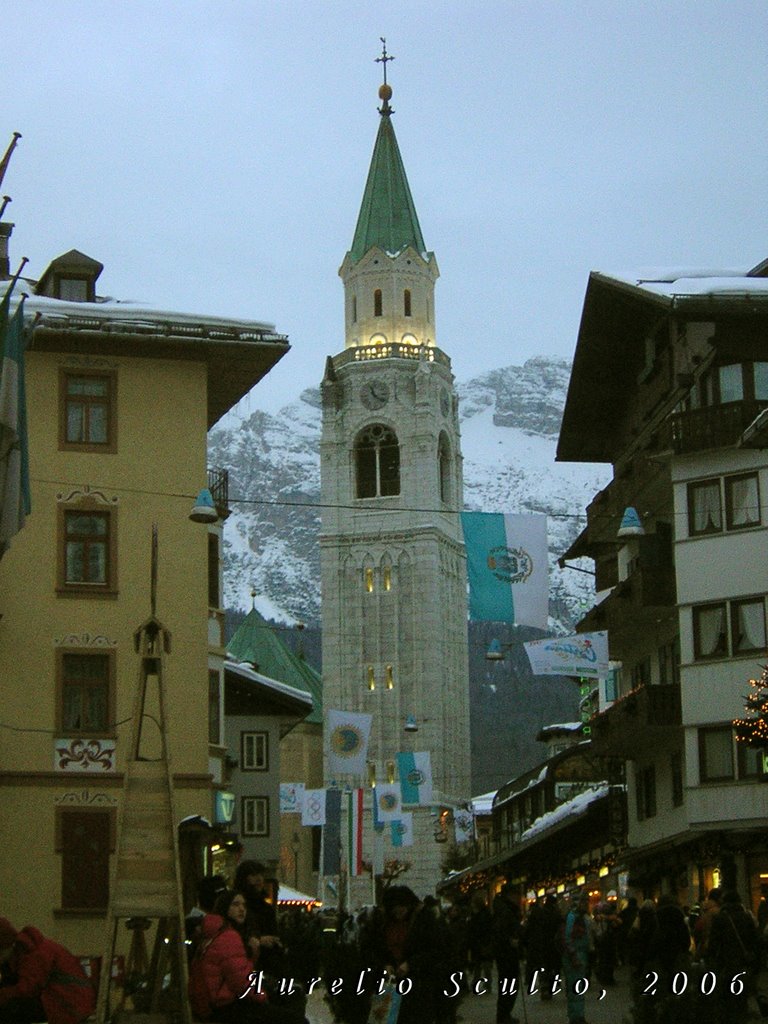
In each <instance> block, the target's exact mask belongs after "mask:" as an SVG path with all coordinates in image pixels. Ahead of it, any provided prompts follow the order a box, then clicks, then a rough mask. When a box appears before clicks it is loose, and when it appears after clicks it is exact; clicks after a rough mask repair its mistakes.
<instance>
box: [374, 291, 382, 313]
mask: <svg viewBox="0 0 768 1024" xmlns="http://www.w3.org/2000/svg"><path fill="white" fill-rule="evenodd" d="M373 315H374V316H382V315H383V312H382V302H381V288H377V289H376V290H375V291H374V293H373Z"/></svg>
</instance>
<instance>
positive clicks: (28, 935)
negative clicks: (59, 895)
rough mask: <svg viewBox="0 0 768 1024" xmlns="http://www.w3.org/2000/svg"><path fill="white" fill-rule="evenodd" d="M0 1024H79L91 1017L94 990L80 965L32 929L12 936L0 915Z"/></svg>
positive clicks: (94, 1003)
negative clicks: (40, 1023)
mask: <svg viewBox="0 0 768 1024" xmlns="http://www.w3.org/2000/svg"><path fill="white" fill-rule="evenodd" d="M0 965H2V968H3V979H4V980H3V984H2V985H1V986H0V1021H1V1022H2V1024H25V1022H28V1021H44V1020H45V1021H48V1022H49V1024H80V1022H81V1021H84V1020H86V1018H88V1017H90V1015H91V1014H92V1013H93V1011H94V1009H95V1006H96V990H95V989H94V987H93V985H92V984H91V982H90V980H89V979H88V978H87V977H86V975H85V972H84V971H83V969H82V967H81V966H80V961H79V960H78V959H77V958H76V957H74V956H73V955H72V954H71V953H70V952H69V950H67V949H65V948H64V947H63V946H60V945H59V943H58V942H54V941H53V939H47V938H46V937H45V936H44V935H43V934H42V933H41V932H39V931H38V930H37V928H34V927H33V926H32V925H27V926H26V928H22V929H21V931H20V932H17V931H16V929H15V928H14V927H13V925H12V924H11V922H10V921H8V920H7V919H6V918H4V917H0Z"/></svg>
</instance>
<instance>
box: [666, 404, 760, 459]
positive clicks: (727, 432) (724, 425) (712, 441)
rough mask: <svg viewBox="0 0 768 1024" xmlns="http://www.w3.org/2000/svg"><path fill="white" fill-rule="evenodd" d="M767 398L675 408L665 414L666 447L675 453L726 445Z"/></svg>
mask: <svg viewBox="0 0 768 1024" xmlns="http://www.w3.org/2000/svg"><path fill="white" fill-rule="evenodd" d="M765 408H768V402H746V401H744V402H727V403H726V404H725V405H709V406H706V407H705V408H703V409H690V410H688V412H678V413H675V414H674V415H673V416H671V417H670V418H669V440H670V447H671V448H672V450H673V451H674V452H675V454H676V455H682V454H684V453H685V452H699V451H704V450H706V449H707V448H727V447H729V446H730V445H732V444H735V443H736V441H738V439H739V438H740V437H741V435H742V434H743V433H744V431H745V430H746V429H747V427H748V426H749V425H750V423H751V422H752V421H753V420H754V418H755V417H756V416H757V414H758V413H759V412H762V410H763V409H765Z"/></svg>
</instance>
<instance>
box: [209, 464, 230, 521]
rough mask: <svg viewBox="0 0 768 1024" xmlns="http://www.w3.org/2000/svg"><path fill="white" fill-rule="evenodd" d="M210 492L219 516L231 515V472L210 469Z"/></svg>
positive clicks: (211, 467)
mask: <svg viewBox="0 0 768 1024" xmlns="http://www.w3.org/2000/svg"><path fill="white" fill-rule="evenodd" d="M208 490H209V491H210V492H211V497H212V498H213V503H214V505H215V506H216V509H217V511H218V513H219V515H220V516H221V517H222V518H226V516H228V515H229V470H228V469H217V468H216V467H213V466H209V467H208Z"/></svg>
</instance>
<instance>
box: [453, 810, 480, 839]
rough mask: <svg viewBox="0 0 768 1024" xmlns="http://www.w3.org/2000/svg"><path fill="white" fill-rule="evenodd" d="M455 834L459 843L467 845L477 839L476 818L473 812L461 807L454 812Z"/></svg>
mask: <svg viewBox="0 0 768 1024" xmlns="http://www.w3.org/2000/svg"><path fill="white" fill-rule="evenodd" d="M453 833H454V836H455V837H456V842H457V843H467V842H469V841H470V840H471V839H474V838H475V816H474V814H473V813H472V811H467V810H465V809H464V808H461V807H457V808H456V809H455V810H454V812H453Z"/></svg>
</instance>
